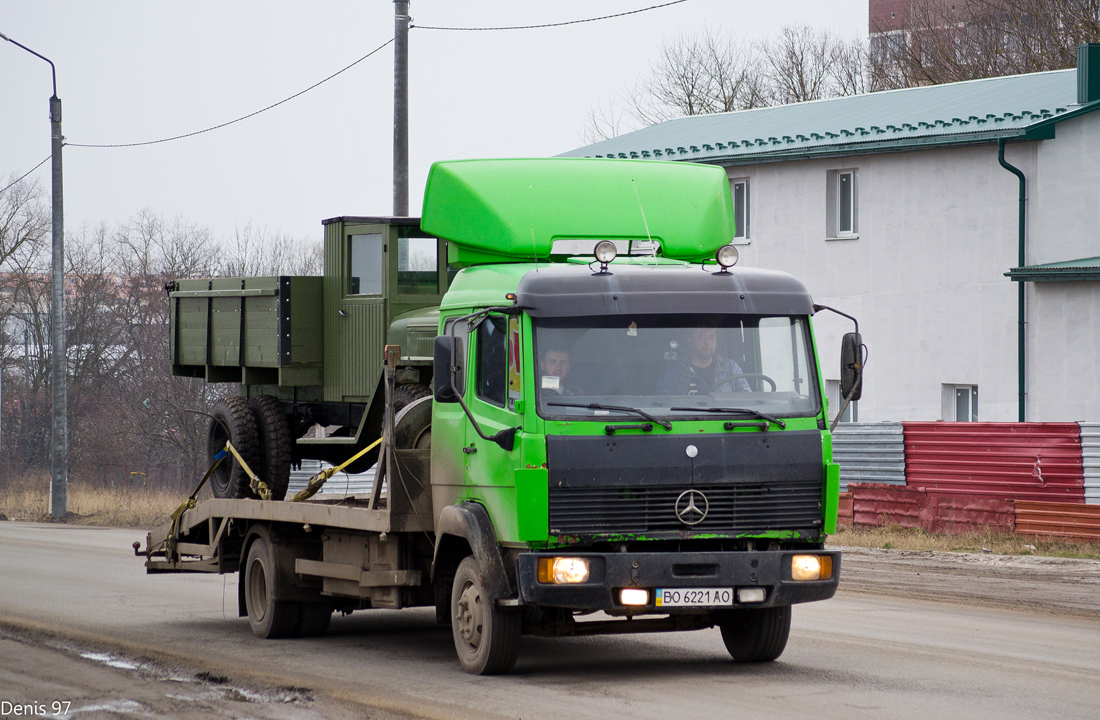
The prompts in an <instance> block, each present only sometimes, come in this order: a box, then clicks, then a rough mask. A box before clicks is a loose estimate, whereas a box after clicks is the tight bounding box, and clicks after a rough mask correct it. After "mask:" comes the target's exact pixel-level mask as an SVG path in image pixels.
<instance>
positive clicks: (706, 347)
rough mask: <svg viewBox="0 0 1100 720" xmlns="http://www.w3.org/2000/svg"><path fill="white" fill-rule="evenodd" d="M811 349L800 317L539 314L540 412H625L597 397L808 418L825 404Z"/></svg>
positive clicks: (683, 414) (662, 411)
mask: <svg viewBox="0 0 1100 720" xmlns="http://www.w3.org/2000/svg"><path fill="white" fill-rule="evenodd" d="M811 347H812V346H811V344H810V340H809V328H808V327H807V322H806V318H803V317H787V316H774V317H761V316H737V315H709V316H708V315H702V316H685V315H639V316H633V317H631V316H610V317H609V316H604V317H584V318H537V319H536V321H535V353H536V357H537V358H538V376H537V377H536V378H535V388H536V391H537V393H538V407H539V414H540V415H542V416H543V417H552V418H567V417H568V418H577V417H578V416H589V417H592V416H603V415H612V416H615V417H616V418H618V417H628V415H624V414H623V413H622V411H609V410H607V409H597V408H591V407H585V406H587V405H589V404H593V403H594V404H601V405H615V406H620V407H624V406H625V407H631V408H637V409H640V410H643V411H645V412H647V413H649V414H651V415H655V416H657V417H667V418H668V419H670V420H677V419H680V420H686V419H689V418H692V419H704V418H710V419H716V418H719V417H722V414H721V413H710V412H708V411H706V409H707V408H712V407H723V408H750V409H752V410H757V411H759V412H764V413H768V414H774V415H778V416H781V417H809V416H813V415H816V414H817V413H818V412H819V411H820V406H821V401H820V396H821V393H820V390H819V389H818V388H819V387H820V385H819V384H818V383H819V380H818V378H817V366H816V363H815V362H814V358H813V353H812V350H811ZM561 403H568V405H570V406H572V405H580V406H581V407H569V406H566V405H563V404H561ZM673 408H677V409H676V410H673ZM680 408H685V409H680ZM696 410H697V411H696ZM693 411H694V412H693ZM633 419H637V415H634V416H633Z"/></svg>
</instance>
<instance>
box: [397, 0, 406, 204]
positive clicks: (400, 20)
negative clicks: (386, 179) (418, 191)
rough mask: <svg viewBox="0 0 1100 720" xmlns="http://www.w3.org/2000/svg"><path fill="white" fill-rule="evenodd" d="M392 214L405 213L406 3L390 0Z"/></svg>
mask: <svg viewBox="0 0 1100 720" xmlns="http://www.w3.org/2000/svg"><path fill="white" fill-rule="evenodd" d="M393 214H394V215H402V216H407V215H408V214H409V3H408V0H394V1H393Z"/></svg>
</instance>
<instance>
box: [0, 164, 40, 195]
mask: <svg viewBox="0 0 1100 720" xmlns="http://www.w3.org/2000/svg"><path fill="white" fill-rule="evenodd" d="M52 157H53V155H47V156H46V157H45V158H43V159H42V162H40V163H38V164H37V165H35V166H34V167H32V168H31V169H30V170H28V171H27V172H25V173H23V174H22V175H20V176H19V180H22V179H23V178H25V177H27V176H28V175H30V174H31V173H32V172H34V171H35V170H37V169H38V168H40V167H42V166H43V165H45V164H46V161H47V160H49V159H50V158H52ZM19 180H16V181H15V182H13V183H12V184H11V185H8V187H6V188H4V189H3V190H0V194H2V193H6V192H7V191H8V188H10V187H13V186H15V185H18V184H19Z"/></svg>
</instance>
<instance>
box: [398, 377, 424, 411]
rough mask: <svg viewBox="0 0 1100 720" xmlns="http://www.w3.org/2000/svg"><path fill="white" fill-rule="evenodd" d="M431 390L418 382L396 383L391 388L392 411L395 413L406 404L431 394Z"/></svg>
mask: <svg viewBox="0 0 1100 720" xmlns="http://www.w3.org/2000/svg"><path fill="white" fill-rule="evenodd" d="M431 394H432V391H431V390H430V389H429V388H428V386H427V385H421V384H419V383H411V384H409V385H398V386H397V387H395V388H394V389H393V412H394V414H395V415H396V414H397V413H399V412H401V410H402V409H403V408H404V407H405V406H406V405H408V404H410V403H412V402H414V401H416V400H419V399H420V398H422V397H424V396H425V395H431Z"/></svg>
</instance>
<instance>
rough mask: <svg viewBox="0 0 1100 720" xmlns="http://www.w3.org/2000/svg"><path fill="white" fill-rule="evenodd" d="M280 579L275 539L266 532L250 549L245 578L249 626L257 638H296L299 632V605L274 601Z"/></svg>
mask: <svg viewBox="0 0 1100 720" xmlns="http://www.w3.org/2000/svg"><path fill="white" fill-rule="evenodd" d="M277 577H278V575H277V570H276V566H275V554H274V552H273V549H272V546H271V536H270V535H269V534H267V533H266V532H263V533H260V534H257V536H256V539H255V540H253V541H252V544H251V545H250V546H249V549H248V560H246V561H245V566H244V577H243V578H242V580H243V582H244V602H245V608H246V609H247V610H248V624H249V625H251V626H252V633H253V634H254V635H256V637H261V638H265V639H273V638H285V637H292V636H293V635H294V634H295V632H296V630H297V627H298V617H299V613H298V603H296V602H288V601H285V600H281V601H276V600H275V599H274V595H275V583H276V582H277V580H276V578H277Z"/></svg>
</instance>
